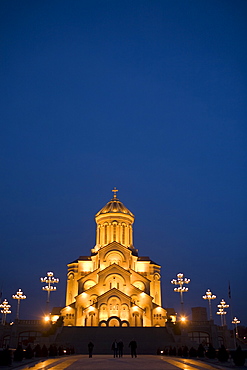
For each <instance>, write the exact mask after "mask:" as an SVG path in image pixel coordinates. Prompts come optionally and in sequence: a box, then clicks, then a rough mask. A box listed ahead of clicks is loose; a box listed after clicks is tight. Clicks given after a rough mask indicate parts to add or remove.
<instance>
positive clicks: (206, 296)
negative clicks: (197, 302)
mask: <svg viewBox="0 0 247 370" xmlns="http://www.w3.org/2000/svg"><path fill="white" fill-rule="evenodd" d="M202 298H203V299H207V300H208V305H209V316H210V320H213V315H212V305H211V300H212V299H215V298H216V295H214V294H212V293H211V291H210V289H208V290H207V291H206V294H205V295H203V296H202Z"/></svg>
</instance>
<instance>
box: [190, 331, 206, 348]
mask: <svg viewBox="0 0 247 370" xmlns="http://www.w3.org/2000/svg"><path fill="white" fill-rule="evenodd" d="M188 336H189V338H190V340H192V341H193V342H196V343H198V344H203V345H209V342H210V341H209V334H208V333H204V332H202V331H191V332H189V333H188Z"/></svg>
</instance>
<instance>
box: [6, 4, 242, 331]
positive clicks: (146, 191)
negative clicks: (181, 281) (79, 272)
mask: <svg viewBox="0 0 247 370" xmlns="http://www.w3.org/2000/svg"><path fill="white" fill-rule="evenodd" d="M246 20H247V2H246V1H245V0H234V1H230V0H202V1H198V0H188V1H183V0H181V1H180V0H173V1H168V0H163V1H159V0H153V1H145V0H143V1H139V0H135V1H132V0H131V1H128V0H124V1H115V0H110V1H107V0H104V1H100V0H95V1H79V0H78V1H76V0H75V1H66V0H51V1H50V0H49V1H48V0H36V1H33V0H30V1H28V0H23V1H16V0H12V1H9V0H2V1H1V4H0V30H1V31H0V35H1V40H0V51H1V60H0V63H1V68H0V74H1V75H0V78H1V86H0V89H1V103H0V104H1V135H0V166H1V185H0V186H1V188H0V196H1V199H0V201H1V211H0V228H1V240H0V242H1V265H0V288H2V290H3V296H2V298H7V299H8V300H9V302H10V303H11V304H12V305H13V306H12V310H13V313H12V314H11V315H12V316H10V317H9V318H8V319H10V318H11V317H12V319H13V318H14V316H15V312H16V301H14V300H12V299H11V296H12V294H14V293H16V291H17V290H18V289H19V288H21V289H22V290H23V291H24V293H25V294H26V295H27V299H26V300H25V301H23V302H21V313H20V316H21V318H30V319H32V318H33V319H36V318H38V317H39V316H41V315H42V311H43V310H44V309H45V301H46V295H45V292H42V290H41V287H42V284H41V283H40V280H39V278H40V277H44V276H45V275H46V272H47V271H53V272H54V274H55V276H56V277H59V278H60V283H59V284H58V286H57V292H54V293H52V295H51V303H52V305H54V306H63V305H64V304H65V300H64V298H65V282H66V264H67V263H69V262H71V261H73V260H75V259H76V258H78V256H80V255H89V254H90V249H91V248H92V247H93V246H94V244H95V223H94V215H95V214H96V213H97V212H98V211H99V209H100V208H102V207H103V206H104V205H105V204H106V203H107V202H108V201H109V200H110V199H111V197H112V193H111V190H112V188H113V187H114V186H116V187H117V188H118V189H119V192H118V196H119V199H120V200H121V201H122V202H123V203H124V204H125V205H126V206H127V207H128V208H129V209H130V210H131V211H132V212H133V213H134V214H135V217H136V221H135V224H134V245H135V247H136V248H138V249H139V255H140V256H149V257H150V258H151V259H152V260H154V261H155V262H157V263H159V264H161V266H162V276H163V279H162V289H163V305H164V307H174V308H175V309H176V310H177V311H178V312H179V309H180V307H179V296H178V294H177V293H174V292H173V287H174V286H173V285H172V284H170V280H171V279H173V278H175V277H176V274H177V273H179V272H183V273H184V274H185V276H186V277H187V278H190V279H191V283H190V284H189V292H188V293H186V295H185V309H186V311H187V313H188V314H190V312H191V307H196V306H205V307H206V306H207V302H205V301H204V300H203V299H202V298H201V297H202V295H204V294H205V292H206V290H207V289H208V288H210V289H211V290H212V292H213V293H214V294H216V295H217V299H216V300H215V301H214V302H213V303H212V305H213V312H216V305H217V304H218V303H219V301H220V300H221V299H222V298H224V299H225V300H226V302H227V303H230V302H229V298H228V282H229V281H230V284H231V294H232V312H233V315H234V316H235V315H236V316H237V317H238V318H239V319H240V320H241V323H242V324H244V325H247V307H246V306H247V299H246V298H247V297H246V287H245V281H246V278H245V276H246V263H247V228H246V224H247V222H246V221H247V214H246V209H247V191H246V189H247V171H246V159H247V150H246V147H247V146H246V138H247V132H246V131H247V125H246V122H247V104H246V101H247V67H246V66H247V47H246V45H247V42H246V40H247V22H246ZM214 316H215V322H216V323H218V324H220V318H219V317H216V315H214ZM227 320H228V323H229V322H230V310H228V315H227Z"/></svg>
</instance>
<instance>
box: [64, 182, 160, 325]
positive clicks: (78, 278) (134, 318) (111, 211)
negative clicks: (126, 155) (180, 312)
mask: <svg viewBox="0 0 247 370" xmlns="http://www.w3.org/2000/svg"><path fill="white" fill-rule="evenodd" d="M112 191H113V198H112V199H111V200H110V201H109V202H108V203H107V204H106V205H105V206H104V207H103V208H102V209H101V210H100V211H99V212H98V213H97V214H96V216H95V221H96V244H95V247H94V248H93V249H91V255H90V256H80V257H79V258H78V259H77V260H75V261H73V262H71V263H69V264H68V274H67V290H66V306H65V307H64V308H63V309H62V310H61V314H62V316H63V318H64V326H108V327H112V326H121V327H127V326H131V327H136V326H137V327H142V326H149V327H150V326H165V323H166V321H167V311H166V310H165V309H164V308H162V307H161V283H160V279H161V275H160V269H161V266H160V265H159V264H157V263H155V262H153V261H152V260H151V259H150V258H149V257H141V256H139V255H138V249H136V248H134V246H133V223H134V219H135V216H134V215H133V213H132V212H131V211H130V210H129V209H128V208H126V207H125V206H124V204H123V203H122V202H121V201H120V200H119V199H118V197H117V191H118V190H117V189H116V188H114V190H112Z"/></svg>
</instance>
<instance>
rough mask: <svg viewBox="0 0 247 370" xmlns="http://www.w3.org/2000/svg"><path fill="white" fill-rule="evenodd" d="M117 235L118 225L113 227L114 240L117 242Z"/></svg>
mask: <svg viewBox="0 0 247 370" xmlns="http://www.w3.org/2000/svg"><path fill="white" fill-rule="evenodd" d="M116 234H117V225H116V224H114V225H113V240H116Z"/></svg>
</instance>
